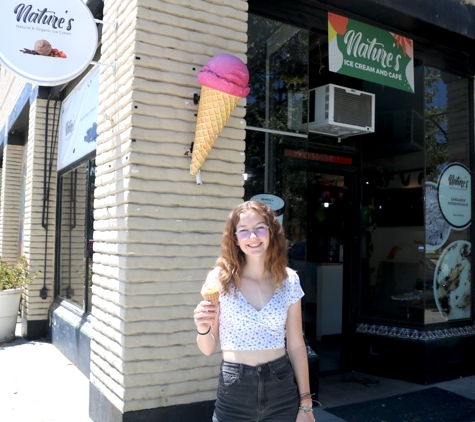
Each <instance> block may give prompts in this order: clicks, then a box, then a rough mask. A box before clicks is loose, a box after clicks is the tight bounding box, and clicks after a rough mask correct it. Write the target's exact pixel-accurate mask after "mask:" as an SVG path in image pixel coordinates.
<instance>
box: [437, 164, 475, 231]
mask: <svg viewBox="0 0 475 422" xmlns="http://www.w3.org/2000/svg"><path fill="white" fill-rule="evenodd" d="M471 180H472V176H471V174H470V170H469V169H468V168H467V167H466V166H464V165H463V164H460V163H452V164H449V165H448V166H447V167H445V169H444V170H443V171H442V173H441V174H440V177H439V184H438V200H439V206H440V211H441V212H442V215H443V216H444V218H445V219H446V220H447V222H448V223H449V224H450V226H451V227H452V228H453V229H455V230H463V229H465V228H467V227H468V226H469V225H470V222H471V218H472V199H471V198H472V195H471V189H472V188H471Z"/></svg>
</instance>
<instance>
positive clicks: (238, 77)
mask: <svg viewBox="0 0 475 422" xmlns="http://www.w3.org/2000/svg"><path fill="white" fill-rule="evenodd" d="M198 82H199V83H200V84H201V85H204V86H207V87H209V88H214V89H217V90H218V91H222V92H225V93H227V94H230V95H234V96H236V97H241V98H245V97H247V95H248V94H249V91H250V88H249V87H248V84H249V70H248V69H247V66H246V65H245V64H244V63H243V62H242V61H241V60H240V59H238V58H237V57H236V56H233V55H231V54H218V55H217V56H214V57H212V58H211V59H209V60H208V62H207V63H206V65H205V66H204V67H203V69H202V70H201V71H200V72H199V73H198Z"/></svg>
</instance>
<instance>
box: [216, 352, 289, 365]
mask: <svg viewBox="0 0 475 422" xmlns="http://www.w3.org/2000/svg"><path fill="white" fill-rule="evenodd" d="M222 352H223V360H225V361H226V362H234V363H243V364H244V365H249V366H259V365H262V364H263V363H267V362H270V361H273V360H275V359H278V358H280V357H282V356H284V355H285V349H284V348H282V349H267V350H223V351H222Z"/></svg>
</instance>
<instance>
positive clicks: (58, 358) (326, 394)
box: [0, 327, 475, 422]
mask: <svg viewBox="0 0 475 422" xmlns="http://www.w3.org/2000/svg"><path fill="white" fill-rule="evenodd" d="M0 378H1V382H0V421H2V422H92V420H91V419H90V418H89V416H88V413H89V380H88V379H87V378H86V377H85V376H84V375H83V374H82V373H81V372H80V371H79V370H78V369H77V368H76V367H75V366H74V365H73V364H72V363H71V362H70V361H69V360H68V359H67V358H66V357H65V356H64V355H63V354H62V353H61V352H60V351H59V350H58V349H56V347H55V346H53V345H52V344H50V343H49V342H48V341H47V340H39V341H28V340H25V339H23V338H22V337H21V336H20V331H19V327H17V338H16V339H15V340H14V341H12V342H9V343H2V344H0ZM434 386H436V387H439V388H443V389H446V390H449V391H451V392H453V393H457V394H460V395H462V396H464V397H467V398H469V399H472V400H475V376H472V377H467V378H461V379H456V380H453V381H446V382H442V383H438V384H432V385H430V386H424V385H419V384H413V383H409V382H405V381H400V380H392V379H388V378H381V377H376V376H372V375H366V374H361V373H348V374H338V375H331V376H324V377H321V378H320V389H319V401H320V403H321V404H322V407H319V408H318V409H315V419H316V420H317V421H319V422H345V421H344V420H343V419H341V418H338V417H336V416H334V415H332V414H330V413H328V412H326V411H325V409H327V408H331V407H335V406H342V405H346V404H352V403H358V402H364V401H368V400H373V399H378V398H384V397H389V396H393V395H398V394H404V393H410V392H414V391H418V390H421V389H424V388H429V387H434ZM164 422H165V421H164ZM166 422H173V421H166ZM190 422H194V421H190Z"/></svg>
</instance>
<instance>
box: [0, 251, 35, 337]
mask: <svg viewBox="0 0 475 422" xmlns="http://www.w3.org/2000/svg"><path fill="white" fill-rule="evenodd" d="M37 275H38V272H36V273H33V274H32V273H30V271H29V270H28V261H27V260H26V258H25V257H24V256H22V257H20V259H19V260H18V262H17V263H16V264H12V263H9V262H6V261H3V260H1V259H0V343H1V342H3V341H6V340H12V339H13V338H15V327H16V321H17V315H18V309H19V306H20V299H21V293H22V291H23V288H24V287H25V286H27V285H28V284H30V283H31V281H32V280H33V279H34V278H35V277H36V276H37Z"/></svg>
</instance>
